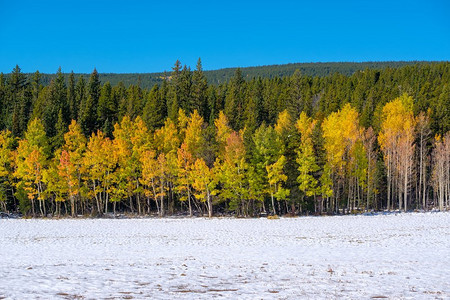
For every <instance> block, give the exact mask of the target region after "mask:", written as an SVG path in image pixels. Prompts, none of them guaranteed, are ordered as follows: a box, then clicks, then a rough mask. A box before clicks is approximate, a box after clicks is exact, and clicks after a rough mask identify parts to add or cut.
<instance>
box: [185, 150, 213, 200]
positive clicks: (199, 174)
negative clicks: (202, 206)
mask: <svg viewBox="0 0 450 300" xmlns="http://www.w3.org/2000/svg"><path fill="white" fill-rule="evenodd" d="M191 177H192V179H191V180H192V187H193V188H194V189H195V191H196V192H194V196H195V198H197V199H198V200H200V201H207V197H208V195H212V194H215V193H216V191H215V190H214V188H215V180H214V173H213V171H212V170H211V169H210V168H209V167H208V166H207V165H206V163H205V161H204V160H203V159H196V160H195V163H194V165H193V166H192V172H191Z"/></svg>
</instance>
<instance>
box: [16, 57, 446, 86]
mask: <svg viewBox="0 0 450 300" xmlns="http://www.w3.org/2000/svg"><path fill="white" fill-rule="evenodd" d="M436 63H438V62H429V61H385V62H328V63H293V64H285V65H268V66H258V67H244V68H240V70H241V73H242V77H244V79H245V80H248V79H252V78H258V77H261V78H274V77H284V76H292V75H293V74H294V73H295V71H297V70H298V71H300V72H301V73H302V74H303V75H308V76H320V77H324V76H328V75H332V74H334V73H340V74H343V75H348V76H350V75H352V74H354V73H355V72H357V71H364V70H365V69H384V68H387V67H390V68H399V67H403V66H409V65H425V64H436ZM235 72H236V68H226V69H219V70H209V71H204V72H203V74H204V75H205V77H206V80H207V81H208V83H209V84H215V85H218V84H221V83H226V82H228V81H229V80H230V79H231V78H232V77H233V76H234V73H235ZM170 73H171V72H167V71H166V72H158V73H99V79H100V81H101V82H107V81H108V82H109V83H110V84H111V85H117V84H119V82H121V83H123V84H124V85H125V86H126V87H128V86H129V85H132V84H134V85H139V86H140V87H141V88H144V89H151V88H152V87H153V86H154V85H155V84H158V85H161V84H162V83H163V81H164V79H168V78H169V77H170V75H171V74H170ZM8 75H9V74H8ZM26 75H27V76H32V74H26ZM63 75H64V78H65V80H68V79H69V76H70V73H64V74H63ZM74 75H75V77H76V78H78V77H79V76H81V75H83V76H85V78H89V74H74ZM56 76H57V74H45V73H43V74H41V77H40V83H41V84H43V85H49V84H50V81H52V80H55V79H56Z"/></svg>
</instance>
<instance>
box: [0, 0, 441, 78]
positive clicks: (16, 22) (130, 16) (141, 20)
mask: <svg viewBox="0 0 450 300" xmlns="http://www.w3.org/2000/svg"><path fill="white" fill-rule="evenodd" d="M198 57H201V58H202V61H203V66H204V68H205V69H218V68H225V67H236V66H241V67H244V66H255V65H268V64H283V63H289V62H318V61H320V62H329V61H385V60H450V1H447V0H426V1H414V0H409V1H404V0H401V1H395V0H389V1H385V0H379V1H377V0H373V1H364V0H359V1H338V0H336V1H319V0H317V1H314V0H310V1H285V0H277V1H244V0H241V1H233V0H230V1H195V2H194V1H186V0H185V1H174V0H172V1H157V2H156V1H155V2H154V1H133V0H128V1H94V0H92V1H85V0H78V1H62V0H59V1H45V0H43V1H13V0H0V72H10V71H11V70H12V68H13V67H14V66H15V65H16V64H18V65H19V66H20V67H21V68H22V70H23V71H24V72H34V71H36V70H39V71H40V72H45V73H48V72H51V73H54V72H55V71H56V70H57V68H58V66H61V67H62V70H63V72H70V71H71V70H73V71H74V72H86V73H87V72H91V71H92V70H93V68H94V67H96V68H97V69H98V71H99V72H113V73H124V72H157V71H164V70H170V68H171V67H172V66H173V64H174V62H175V60H176V59H180V61H181V62H182V64H187V65H190V66H192V67H195V63H196V61H197V58H198Z"/></svg>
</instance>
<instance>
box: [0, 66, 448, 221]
mask: <svg viewBox="0 0 450 300" xmlns="http://www.w3.org/2000/svg"><path fill="white" fill-rule="evenodd" d="M449 65H450V64H449V63H446V62H444V63H440V64H430V65H424V64H419V65H414V66H405V67H400V68H385V69H381V70H369V69H366V70H364V71H361V72H357V73H355V74H353V75H351V76H345V75H342V74H337V73H336V74H333V75H330V76H326V77H311V76H306V75H302V74H301V72H295V73H294V74H293V75H292V76H285V77H275V78H271V79H268V78H265V79H263V78H261V77H258V78H253V79H251V80H244V77H243V76H242V73H241V71H240V69H237V70H236V71H235V74H234V76H233V77H232V78H231V80H229V81H228V82H226V83H223V84H220V85H213V84H208V81H207V79H206V76H205V74H204V72H203V70H202V65H201V61H200V59H199V61H198V63H197V67H196V69H195V70H194V71H191V69H190V68H189V67H187V66H182V65H181V63H180V62H179V61H177V62H176V63H175V65H174V67H173V71H172V73H171V74H170V76H166V77H165V78H164V79H163V81H162V83H161V84H159V85H155V86H153V87H152V88H151V89H149V90H146V89H142V88H141V87H140V86H139V85H130V86H128V87H125V85H124V84H121V83H119V84H117V85H114V86H112V85H111V84H109V83H108V82H106V83H104V84H101V82H100V80H99V74H98V72H97V71H96V70H94V71H93V72H92V74H91V75H90V77H89V79H88V80H85V79H84V77H83V76H80V77H78V78H77V79H76V78H75V76H74V74H73V73H71V74H70V76H69V77H68V79H67V80H66V79H65V78H64V75H63V74H62V72H61V70H60V69H59V70H58V72H57V74H56V76H55V79H53V80H52V81H51V82H50V83H49V84H48V85H46V86H43V85H42V84H41V83H40V73H39V72H36V73H34V74H33V76H26V75H25V74H23V73H21V71H20V68H19V67H18V66H16V68H14V70H13V72H12V73H11V74H10V75H9V76H8V78H5V76H3V74H0V109H1V117H0V128H1V129H2V131H1V134H0V208H1V210H4V211H20V212H21V213H23V214H31V215H42V216H46V215H48V214H53V215H55V214H56V215H61V214H63V215H72V216H76V215H78V214H91V215H103V214H105V213H107V212H114V213H116V212H117V211H120V212H129V213H135V214H139V215H143V214H150V213H157V214H158V215H160V216H164V215H165V214H175V213H189V215H193V214H201V215H204V214H206V215H209V216H211V215H213V214H222V213H234V214H236V215H239V216H254V215H259V214H261V213H272V214H299V213H317V214H320V213H349V212H354V211H361V210H371V209H374V210H381V209H388V210H393V209H401V210H405V211H406V210H410V209H430V208H438V209H440V210H445V209H447V208H448V206H449V204H450V174H449V170H450V142H449V140H450V133H449V129H450V114H449V111H448V110H449V107H450V94H449V89H450V86H449V82H450V80H449Z"/></svg>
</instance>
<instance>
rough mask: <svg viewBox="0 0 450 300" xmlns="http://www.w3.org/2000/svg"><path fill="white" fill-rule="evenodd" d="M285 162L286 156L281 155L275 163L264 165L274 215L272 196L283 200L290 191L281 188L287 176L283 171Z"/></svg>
mask: <svg viewBox="0 0 450 300" xmlns="http://www.w3.org/2000/svg"><path fill="white" fill-rule="evenodd" d="M285 164H286V158H285V157H284V155H282V156H280V158H279V159H278V160H277V161H276V162H275V163H273V164H270V165H267V166H266V170H267V178H268V182H269V193H270V197H271V200H272V208H273V214H274V215H276V210H275V202H274V198H276V199H277V200H284V199H286V197H287V196H289V193H290V191H289V190H288V189H285V188H283V183H285V182H286V180H287V176H286V175H285V174H284V173H283V168H284V165H285Z"/></svg>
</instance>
